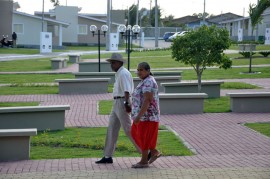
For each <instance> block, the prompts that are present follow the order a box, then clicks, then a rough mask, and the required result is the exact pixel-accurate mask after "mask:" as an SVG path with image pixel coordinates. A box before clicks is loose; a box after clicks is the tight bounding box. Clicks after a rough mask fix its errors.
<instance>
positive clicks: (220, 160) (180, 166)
mask: <svg viewBox="0 0 270 179" xmlns="http://www.w3.org/2000/svg"><path fill="white" fill-rule="evenodd" d="M111 98H112V96H111V94H99V95H10V96H9V95H7V96H0V101H39V102H41V105H51V104H55V105H56V104H70V105H71V109H70V110H69V111H67V113H66V126H88V127H90V126H93V127H94V126H107V124H108V116H107V115H105V116H101V115H97V101H98V100H101V99H111ZM161 121H162V122H161V124H163V125H166V126H168V128H169V129H171V130H173V131H174V132H175V133H176V134H177V135H179V137H180V138H181V139H182V140H183V141H184V143H185V144H186V145H187V146H188V147H189V148H190V149H191V150H193V151H194V152H195V153H196V155H194V156H185V157H161V158H160V159H158V160H157V161H156V162H155V163H154V164H153V165H152V166H151V167H150V168H148V169H140V170H136V169H131V168H130V166H131V164H133V163H135V162H137V161H138V160H139V158H138V157H129V158H126V157H118V158H115V161H114V164H112V165H110V164H108V165H96V164H95V163H94V161H96V160H97V158H80V159H55V160H29V161H18V162H2V163H0V178H270V138H268V137H265V136H263V135H261V134H259V133H257V132H255V131H253V130H250V129H248V128H246V127H245V126H243V125H242V124H243V123H246V122H270V113H258V114H254V113H246V114H240V113H212V114H210V113H207V114H189V115H162V116H161ZM175 150H177V149H175Z"/></svg>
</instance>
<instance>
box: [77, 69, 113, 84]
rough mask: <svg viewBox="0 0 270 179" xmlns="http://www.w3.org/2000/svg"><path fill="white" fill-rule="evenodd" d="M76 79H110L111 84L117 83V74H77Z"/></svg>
mask: <svg viewBox="0 0 270 179" xmlns="http://www.w3.org/2000/svg"><path fill="white" fill-rule="evenodd" d="M73 74H74V75H75V78H76V79H78V78H110V81H109V84H113V83H114V82H115V72H77V73H73Z"/></svg>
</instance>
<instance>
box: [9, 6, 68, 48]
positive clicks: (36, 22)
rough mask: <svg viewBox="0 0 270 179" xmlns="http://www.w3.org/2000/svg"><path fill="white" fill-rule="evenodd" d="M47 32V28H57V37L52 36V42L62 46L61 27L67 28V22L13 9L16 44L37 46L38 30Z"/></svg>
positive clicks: (13, 28)
mask: <svg viewBox="0 0 270 179" xmlns="http://www.w3.org/2000/svg"><path fill="white" fill-rule="evenodd" d="M42 23H43V31H44V32H47V31H48V29H49V28H51V27H53V28H57V29H58V31H57V32H58V34H57V38H54V39H53V41H52V44H53V45H54V46H62V36H63V33H62V31H63V30H62V29H63V28H67V27H68V26H69V23H65V22H61V21H57V20H53V19H48V18H44V19H43V20H42V18H41V17H38V16H34V15H31V14H27V13H23V12H19V11H17V10H15V11H13V17H12V31H14V32H16V33H17V37H18V40H17V45H24V46H32V47H36V46H37V47H38V46H39V44H40V32H42Z"/></svg>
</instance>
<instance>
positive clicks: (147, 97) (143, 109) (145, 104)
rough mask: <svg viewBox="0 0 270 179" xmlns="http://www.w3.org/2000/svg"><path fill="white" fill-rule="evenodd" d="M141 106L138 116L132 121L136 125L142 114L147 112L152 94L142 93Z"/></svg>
mask: <svg viewBox="0 0 270 179" xmlns="http://www.w3.org/2000/svg"><path fill="white" fill-rule="evenodd" d="M143 98H144V101H143V104H142V107H141V109H140V112H139V114H138V115H137V116H136V118H135V119H134V123H135V124H138V123H139V122H140V118H141V117H142V116H143V114H144V113H145V112H146V111H147V109H148V107H149V105H150V103H151V102H152V100H153V98H154V94H153V93H152V92H148V91H147V92H145V93H143Z"/></svg>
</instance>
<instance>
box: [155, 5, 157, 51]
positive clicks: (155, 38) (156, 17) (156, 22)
mask: <svg viewBox="0 0 270 179" xmlns="http://www.w3.org/2000/svg"><path fill="white" fill-rule="evenodd" d="M155 47H158V6H157V0H155Z"/></svg>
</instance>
